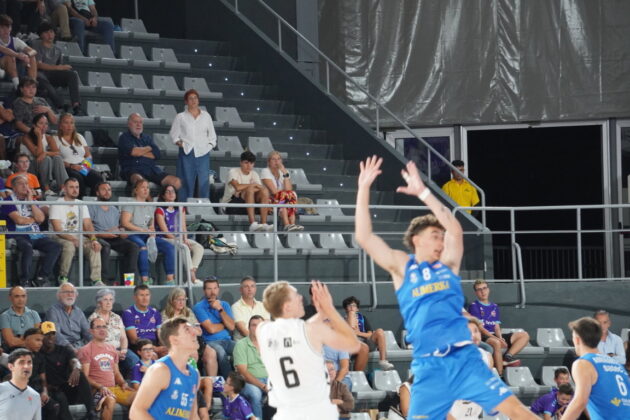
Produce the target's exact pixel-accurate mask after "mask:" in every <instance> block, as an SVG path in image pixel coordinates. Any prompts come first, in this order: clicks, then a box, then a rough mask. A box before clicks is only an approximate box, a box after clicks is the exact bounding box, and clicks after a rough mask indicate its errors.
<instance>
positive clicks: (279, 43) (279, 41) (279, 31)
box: [276, 19, 282, 51]
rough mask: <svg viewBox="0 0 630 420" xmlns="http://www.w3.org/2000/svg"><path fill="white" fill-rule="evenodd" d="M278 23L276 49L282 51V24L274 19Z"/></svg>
mask: <svg viewBox="0 0 630 420" xmlns="http://www.w3.org/2000/svg"><path fill="white" fill-rule="evenodd" d="M276 22H278V49H279V50H280V51H282V22H281V21H280V19H276Z"/></svg>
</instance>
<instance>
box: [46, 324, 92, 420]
mask: <svg viewBox="0 0 630 420" xmlns="http://www.w3.org/2000/svg"><path fill="white" fill-rule="evenodd" d="M40 330H41V332H42V334H43V335H44V338H43V341H42V348H41V350H40V354H41V355H42V356H43V357H44V371H45V373H46V389H47V390H48V395H50V397H51V398H53V399H54V400H55V401H57V402H58V403H59V417H58V418H59V419H60V420H72V419H73V417H72V415H71V414H70V409H69V406H70V405H74V404H83V405H84V406H85V410H86V411H87V415H86V416H85V418H84V420H91V419H94V420H95V419H97V418H98V416H97V415H96V413H95V412H94V402H93V401H92V392H91V390H90V385H89V383H88V381H87V378H86V377H85V375H84V374H83V372H82V371H81V362H79V359H77V357H76V355H75V353H74V351H73V350H72V349H71V348H70V347H67V346H62V345H58V344H57V343H56V335H57V329H56V328H55V324H54V323H52V322H50V321H45V322H42V325H41V327H40Z"/></svg>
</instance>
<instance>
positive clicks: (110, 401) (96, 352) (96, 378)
mask: <svg viewBox="0 0 630 420" xmlns="http://www.w3.org/2000/svg"><path fill="white" fill-rule="evenodd" d="M90 331H91V332H92V341H90V342H89V343H88V344H86V345H85V346H83V347H82V348H81V349H80V350H79V353H78V357H79V360H80V361H81V365H82V369H83V374H84V375H85V376H86V377H87V379H88V382H89V383H90V385H91V386H92V389H94V390H95V391H96V394H95V396H94V400H95V401H98V403H97V404H96V407H97V411H98V408H99V406H100V408H101V409H102V411H101V420H112V419H113V417H114V407H115V405H116V403H118V404H120V405H124V406H125V407H130V406H131V403H132V402H133V399H134V398H135V396H136V391H134V390H133V389H131V387H130V386H129V385H127V382H126V381H125V378H123V376H122V375H121V374H120V370H118V352H117V351H116V349H115V348H113V347H112V346H111V345H109V344H107V343H106V342H105V339H106V338H107V325H105V321H103V320H102V319H100V318H94V319H93V320H92V322H91V323H90Z"/></svg>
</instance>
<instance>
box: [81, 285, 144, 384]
mask: <svg viewBox="0 0 630 420" xmlns="http://www.w3.org/2000/svg"><path fill="white" fill-rule="evenodd" d="M94 300H95V301H96V308H95V309H94V312H92V314H91V315H90V316H89V317H88V322H91V321H92V320H93V319H94V318H100V319H102V320H103V321H105V325H106V326H107V338H106V339H105V342H106V343H107V344H109V345H110V346H112V347H113V348H115V349H116V351H117V352H118V359H119V360H120V367H121V368H122V369H121V371H122V372H126V373H128V372H131V369H132V368H133V367H134V366H135V364H136V363H137V362H138V356H137V355H136V353H135V352H133V351H129V341H128V339H127V334H126V332H125V324H124V323H123V320H122V318H121V317H120V315H118V314H117V313H115V312H114V301H115V300H116V292H115V291H114V290H112V289H99V290H98V291H97V292H96V295H94Z"/></svg>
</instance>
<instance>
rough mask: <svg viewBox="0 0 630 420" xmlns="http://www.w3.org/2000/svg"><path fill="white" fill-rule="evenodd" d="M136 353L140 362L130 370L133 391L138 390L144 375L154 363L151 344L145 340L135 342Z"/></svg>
mask: <svg viewBox="0 0 630 420" xmlns="http://www.w3.org/2000/svg"><path fill="white" fill-rule="evenodd" d="M136 351H137V353H138V356H139V357H140V361H139V362H138V363H136V364H135V365H134V367H133V369H132V370H131V380H130V381H129V383H131V387H132V388H133V389H135V390H138V388H140V382H142V378H144V373H145V372H146V371H147V369H149V367H151V365H152V364H153V363H155V359H154V357H155V352H154V351H153V343H152V342H151V340H147V339H146V338H143V339H140V340H138V341H137V342H136Z"/></svg>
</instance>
